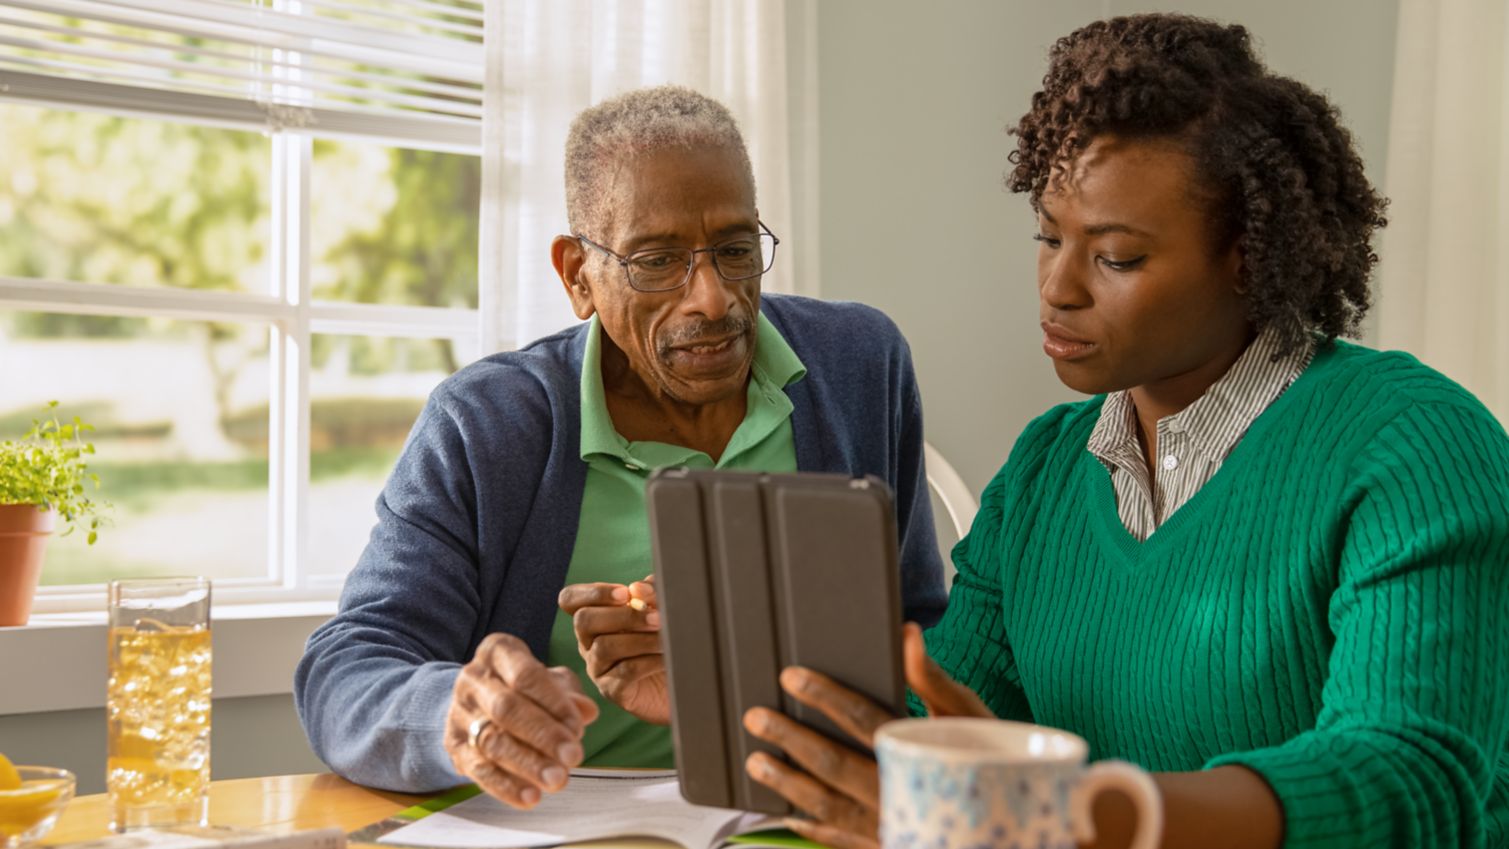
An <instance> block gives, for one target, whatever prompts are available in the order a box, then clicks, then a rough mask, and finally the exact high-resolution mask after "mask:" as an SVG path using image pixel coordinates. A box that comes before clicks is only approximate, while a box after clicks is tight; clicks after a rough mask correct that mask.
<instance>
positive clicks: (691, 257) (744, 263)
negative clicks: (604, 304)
mask: <svg viewBox="0 0 1509 849" xmlns="http://www.w3.org/2000/svg"><path fill="white" fill-rule="evenodd" d="M756 223H758V224H759V225H760V232H759V233H758V234H752V235H748V236H738V237H736V238H733V239H728V240H727V241H723V242H719V243H718V244H716V245H713V246H712V247H710V248H697V249H696V250H692V249H691V248H646V249H645V250H642V251H635V252H634V253H631V254H629V255H628V256H619V255H618V254H616V253H614V252H613V251H610V250H608V249H607V248H605V247H603V246H602V245H599V244H598V243H596V242H594V241H592V240H591V239H589V238H587V237H586V236H583V235H582V234H580V233H576V234H574V235H575V236H576V238H577V239H578V240H579V241H581V242H583V243H585V244H588V245H591V246H592V247H594V248H597V249H598V250H600V251H602V252H603V253H605V254H607V255H608V256H610V257H613V258H614V259H616V260H618V264H619V265H621V266H623V270H624V274H626V275H627V276H628V278H629V285H630V286H632V287H634V288H635V289H636V290H638V291H640V292H669V291H671V290H672V289H680V288H681V287H682V286H685V285H686V282H687V281H688V280H690V279H692V268H693V266H695V265H696V263H697V254H711V255H712V260H713V268H714V269H716V270H717V272H718V276H719V277H722V278H723V279H724V280H727V281H729V282H730V283H732V282H734V281H737V280H749V279H751V278H754V277H759V276H760V275H762V274H764V273H765V272H767V271H769V270H770V267H771V266H772V265H774V264H775V246H776V245H779V244H780V243H781V240H780V239H777V238H776V237H775V234H774V233H772V232H770V228H768V227H766V226H765V223H764V222H763V221H761V222H756Z"/></svg>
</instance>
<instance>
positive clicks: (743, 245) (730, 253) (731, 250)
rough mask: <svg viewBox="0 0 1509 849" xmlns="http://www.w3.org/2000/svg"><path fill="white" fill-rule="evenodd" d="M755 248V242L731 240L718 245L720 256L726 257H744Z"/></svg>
mask: <svg viewBox="0 0 1509 849" xmlns="http://www.w3.org/2000/svg"><path fill="white" fill-rule="evenodd" d="M754 250H755V246H754V243H753V242H730V243H728V244H726V245H719V246H718V256H720V257H723V258H724V259H744V258H745V257H747V256H749V255H750V254H751V253H754Z"/></svg>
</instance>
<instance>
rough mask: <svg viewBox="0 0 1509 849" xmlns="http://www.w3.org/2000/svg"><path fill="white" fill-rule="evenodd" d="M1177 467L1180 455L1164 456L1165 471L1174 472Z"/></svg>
mask: <svg viewBox="0 0 1509 849" xmlns="http://www.w3.org/2000/svg"><path fill="white" fill-rule="evenodd" d="M1177 468H1179V458H1178V457H1175V456H1174V455H1172V454H1170V455H1168V456H1167V457H1164V458H1163V470H1164V471H1165V472H1172V471H1173V470H1174V469H1177Z"/></svg>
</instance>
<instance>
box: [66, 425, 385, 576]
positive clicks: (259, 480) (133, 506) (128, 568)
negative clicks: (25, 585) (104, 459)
mask: <svg viewBox="0 0 1509 849" xmlns="http://www.w3.org/2000/svg"><path fill="white" fill-rule="evenodd" d="M397 451H398V449H396V448H392V447H385V448H340V449H332V450H328V451H320V452H316V453H315V454H313V455H311V456H310V461H309V477H310V481H311V482H312V483H320V482H321V481H328V480H335V479H337V478H342V477H346V476H350V475H359V476H362V477H370V478H381V479H386V478H387V475H388V472H389V471H390V470H391V469H392V465H393V460H394V456H395V455H396V454H397ZM267 467H268V463H267V460H266V459H255V460H244V461H235V462H225V463H202V462H187V461H181V462H162V463H119V464H112V463H91V464H90V470H91V471H96V472H98V473H99V476H100V482H101V484H102V486H101V487H100V490H99V493H98V496H99V497H100V498H102V499H103V500H105V501H109V502H111V503H113V504H114V505H115V510H114V511H112V512H114V513H116V514H121V513H126V514H142V513H150V512H152V511H153V510H154V509H156V507H157V505H158V503H159V502H160V501H161V500H162V499H164V498H165V497H167V496H170V495H175V496H176V495H184V494H192V493H203V494H204V496H205V497H206V498H213V497H214V496H215V495H216V494H218V493H223V492H233V491H241V492H245V491H256V490H266V489H267ZM110 531H111V528H110V527H108V526H107V527H104V528H102V529H101V530H100V536H101V538H104V537H105V536H106V535H108V534H109V533H110ZM101 554H102V553H101V551H100V550H99V548H98V547H93V548H91V547H90V546H88V545H86V544H85V543H84V533H83V531H76V532H75V533H74V534H73V535H71V536H69V537H67V538H56V537H55V538H53V539H52V540H51V541H50V542H49V543H48V547H47V561H46V566H45V567H44V570H43V578H42V584H43V585H44V586H56V585H63V584H95V583H102V582H104V581H108V580H110V579H112V578H116V577H119V576H121V575H131V576H132V577H142V578H150V577H159V576H166V575H169V574H173V573H174V572H176V571H178V570H175V569H174V568H173V567H171V566H164V565H161V564H156V563H153V562H151V561H150V560H145V561H142V562H139V563H138V562H131V561H127V560H122V559H119V558H115V559H111V558H108V557H105V556H101Z"/></svg>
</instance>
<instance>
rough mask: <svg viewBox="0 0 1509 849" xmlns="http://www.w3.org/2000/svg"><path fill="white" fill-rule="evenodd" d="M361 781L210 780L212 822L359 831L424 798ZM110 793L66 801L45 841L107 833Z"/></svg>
mask: <svg viewBox="0 0 1509 849" xmlns="http://www.w3.org/2000/svg"><path fill="white" fill-rule="evenodd" d="M426 798H428V797H426V796H407V795H404V794H402V793H388V792H385V791H382V790H372V789H369V788H366V787H359V786H357V785H355V784H352V783H351V782H349V781H347V780H346V779H344V778H341V777H339V776H336V775H332V774H330V773H320V774H317V775H279V776H272V777H268V778H241V779H233V780H228V781H214V782H211V783H210V822H211V823H212V824H214V825H239V826H256V827H259V828H268V829H272V830H276V831H292V830H295V829H302V828H326V827H335V828H339V829H341V830H342V831H355V830H357V829H359V828H361V827H363V826H366V825H370V824H372V823H375V822H377V821H378V820H381V819H384V818H386V817H389V816H392V815H393V814H395V813H398V812H399V811H401V810H403V809H404V808H407V807H410V806H412V805H416V804H418V803H419V802H422V801H424V800H425V799H426ZM109 825H110V808H109V796H108V795H106V794H104V793H100V794H97V795H94V796H80V797H79V798H77V799H74V800H73V801H72V802H70V803H68V808H67V809H66V810H65V811H63V816H62V818H61V819H60V820H58V824H57V825H56V826H55V827H54V828H53V830H52V832H51V833H50V834H48V835H47V837H46V838H45V839H44V840H43V841H42V842H43V843H44V844H49V845H50V844H54V843H66V842H68V841H71V840H94V839H96V838H99V837H104V836H105V835H107V834H109Z"/></svg>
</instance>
